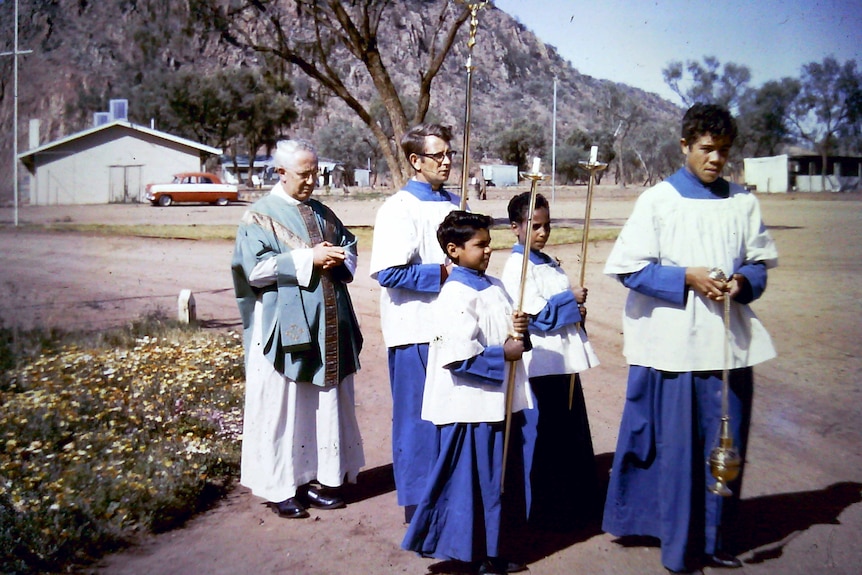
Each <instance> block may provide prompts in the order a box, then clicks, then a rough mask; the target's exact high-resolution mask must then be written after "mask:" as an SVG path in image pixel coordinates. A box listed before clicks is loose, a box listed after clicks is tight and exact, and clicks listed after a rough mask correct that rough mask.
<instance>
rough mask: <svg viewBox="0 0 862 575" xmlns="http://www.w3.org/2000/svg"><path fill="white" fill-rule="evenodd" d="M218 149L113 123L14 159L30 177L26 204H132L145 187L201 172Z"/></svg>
mask: <svg viewBox="0 0 862 575" xmlns="http://www.w3.org/2000/svg"><path fill="white" fill-rule="evenodd" d="M219 154H221V150H219V149H218V148H213V147H210V146H206V145H204V144H199V143H196V142H192V141H191V140H186V139H185V138H180V137H177V136H173V135H171V134H167V133H165V132H160V131H158V130H153V129H151V128H145V127H143V126H137V125H135V124H131V123H129V122H126V121H121V120H117V121H114V122H110V123H108V124H103V125H101V126H96V127H94V128H90V129H88V130H84V131H82V132H78V133H76V134H72V135H70V136H67V137H65V138H61V139H59V140H56V141H54V142H51V143H48V144H45V145H42V146H39V147H37V148H33V149H31V150H28V151H26V152H23V153H21V154H18V159H19V160H21V162H22V163H23V164H24V166H25V167H26V168H27V170H28V171H29V172H30V175H31V183H30V197H29V203H30V204H31V205H40V206H45V205H68V204H108V203H133V202H139V201H141V199H142V196H143V193H144V189H145V187H146V184H148V183H165V182H170V181H171V178H172V177H173V174H175V173H178V172H197V171H201V170H203V167H204V162H205V160H206V158H208V157H209V156H211V155H219Z"/></svg>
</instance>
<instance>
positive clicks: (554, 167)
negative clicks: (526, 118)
mask: <svg viewBox="0 0 862 575" xmlns="http://www.w3.org/2000/svg"><path fill="white" fill-rule="evenodd" d="M556 196H557V77H556V76H554V114H553V120H552V125H551V203H552V204H553V203H555V200H556Z"/></svg>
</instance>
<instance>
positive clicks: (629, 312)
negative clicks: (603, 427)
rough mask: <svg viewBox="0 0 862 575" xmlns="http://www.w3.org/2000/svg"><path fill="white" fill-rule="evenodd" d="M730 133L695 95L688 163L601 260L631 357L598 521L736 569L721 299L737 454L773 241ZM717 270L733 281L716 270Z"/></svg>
mask: <svg viewBox="0 0 862 575" xmlns="http://www.w3.org/2000/svg"><path fill="white" fill-rule="evenodd" d="M735 137H736V123H735V122H734V120H733V118H732V117H731V115H730V113H728V111H727V110H725V109H724V108H722V107H719V106H715V105H705V104H695V105H694V106H692V107H691V108H690V109H689V110H688V111H687V112H686V113H685V116H684V117H683V120H682V138H681V139H680V146H681V148H682V153H683V155H684V156H685V166H684V167H683V168H681V169H680V170H679V171H677V172H676V173H674V174H673V175H671V176H670V177H669V178H668V179H667V180H665V181H664V182H662V183H660V184H658V185H657V186H654V187H652V188H650V189H648V190H646V191H645V192H643V194H641V196H640V197H639V198H638V201H637V203H636V204H635V207H634V210H633V212H632V215H631V217H630V218H629V220H628V222H626V224H625V227H624V228H623V230H622V232H621V233H620V235H619V237H618V239H617V241H616V244H615V245H614V248H613V250H612V252H611V254H610V256H609V258H608V261H607V264H606V265H605V273H607V274H608V275H610V276H611V277H615V278H618V279H619V280H620V281H621V282H622V283H623V285H625V286H626V287H628V288H629V290H630V291H629V294H628V300H627V301H626V306H625V312H624V315H623V331H624V339H625V347H624V350H623V351H624V353H625V356H626V360H627V361H628V363H629V364H630V367H629V376H628V389H627V392H626V403H625V407H624V410H623V416H622V422H621V424H620V430H619V439H618V443H617V449H616V453H615V454H614V461H613V467H612V472H611V478H610V485H609V487H608V495H607V500H606V502H605V511H604V523H603V529H604V530H605V531H607V532H608V533H611V534H613V535H616V536H620V537H621V536H626V535H645V536H651V537H656V538H658V539H659V540H660V541H661V560H662V564H663V565H664V566H665V567H666V568H667V569H668V570H670V571H673V572H689V570H698V569H699V568H700V567H701V566H702V565H707V566H713V567H725V568H736V567H741V566H742V563H741V561H740V560H739V559H738V558H737V557H736V556H735V555H734V553H735V551H736V547H735V546H734V541H733V537H732V536H733V535H734V524H733V519H734V516H735V514H736V509H737V506H738V502H739V496H740V489H741V487H742V477H743V472H744V469H745V468H744V465H743V467H742V469H741V470H740V473H739V477H738V479H736V480H735V481H733V482H731V483H730V484H729V487H730V489H731V490H732V491H733V496H732V497H729V498H724V497H721V496H719V495H715V494H713V493H711V492H710V491H709V490H708V488H709V487H710V486H712V485H713V483H714V482H715V480H714V479H713V478H712V475H711V473H710V469H709V463H708V459H709V454H710V451H711V450H712V449H713V448H714V447H715V446H716V445H717V444H718V438H719V426H720V419H721V416H722V401H721V397H722V369H723V368H724V367H725V354H724V349H725V348H724V346H725V340H726V338H725V326H724V303H723V302H724V299H725V298H731V303H730V316H731V317H730V332H731V337H730V341H731V344H730V345H731V353H730V355H731V357H730V361H729V367H730V376H729V379H730V395H729V409H730V411H729V414H730V423H731V426H732V434H733V438H734V439H735V444H736V446H737V448H738V450H739V453H740V456H741V457H742V458H743V461H744V459H745V452H746V447H747V445H748V430H749V423H750V421H751V402H752V396H753V393H754V378H753V373H752V366H753V365H756V364H758V363H761V362H763V361H766V360H768V359H771V358H773V357H775V349H774V348H773V346H772V341H771V339H770V337H769V334H768V333H767V332H766V330H765V329H764V327H763V325H762V324H761V323H760V320H758V319H757V317H756V316H755V315H754V313H753V312H752V311H751V309H750V308H749V306H748V304H749V303H751V302H752V301H754V300H755V299H757V298H759V297H760V296H761V295H762V294H763V292H764V290H765V289H766V276H767V269H769V268H772V267H775V266H776V265H778V252H777V251H776V248H775V243H774V242H773V240H772V238H771V237H770V235H769V232H768V231H767V230H766V226H764V225H763V221H762V220H761V217H760V206H759V204H758V201H757V198H755V197H754V195H753V194H750V193H748V192H747V191H746V190H745V189H743V188H742V187H740V186H737V185H736V184H731V183H729V182H728V181H726V180H724V179H723V178H721V171H722V168H724V165H725V163H726V162H727V158H728V155H729V153H730V148H731V146H732V145H733V141H734V139H735ZM711 268H718V269H720V270H721V271H722V272H723V273H724V275H725V276H726V277H728V278H730V279H729V280H727V281H723V280H718V279H712V278H711V275H710V269H711ZM691 572H694V571H691Z"/></svg>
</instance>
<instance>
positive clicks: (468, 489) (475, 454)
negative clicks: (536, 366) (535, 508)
mask: <svg viewBox="0 0 862 575" xmlns="http://www.w3.org/2000/svg"><path fill="white" fill-rule="evenodd" d="M492 224H493V219H492V218H491V217H489V216H486V215H482V214H472V213H469V212H465V211H461V210H457V211H453V212H452V213H450V214H449V215H448V216H446V218H445V219H444V220H443V222H442V223H441V224H440V227H439V229H438V232H437V238H438V241H439V243H440V247H441V248H442V249H443V251H444V252H445V253H446V255H447V256H448V257H449V258H450V259H451V260H452V261H453V262H454V263H455V266H454V267H453V269H452V271H451V273H450V274H449V277H448V278H447V280H446V283H444V284H443V288H442V289H441V290H440V295H439V296H438V298H437V300H436V302H435V304H434V314H433V315H432V317H433V318H434V325H433V334H434V337H433V339H432V341H431V344H430V348H429V353H428V370H427V374H426V380H425V392H424V396H423V401H422V418H423V419H425V420H427V421H430V422H432V423H433V424H434V425H436V426H437V427H438V429H439V430H440V436H441V446H440V455H439V456H438V458H437V460H436V463H435V464H434V467H433V470H432V471H431V473H430V475H429V477H428V481H427V483H426V486H425V490H424V494H423V496H422V498H421V500H420V502H419V505H418V507H417V509H416V513H415V515H414V516H413V519H412V521H411V522H410V527H409V528H408V530H407V533H406V535H405V536H404V541H403V542H402V543H401V546H402V548H404V549H407V550H411V551H416V552H418V553H421V554H422V555H424V556H430V557H435V558H438V559H448V560H452V559H454V560H457V561H463V562H474V561H481V564H480V565H479V573H486V574H490V573H512V572H516V571H522V570H524V569H525V567H524V565H521V564H516V563H511V562H509V561H508V560H506V559H503V558H501V556H500V530H501V521H502V501H501V500H502V488H501V473H502V462H503V444H504V426H505V418H506V415H507V414H506V388H507V383H508V381H509V377H510V370H512V369H514V370H515V372H514V375H513V377H514V386H513V390H514V393H513V396H512V398H511V399H512V415H511V416H512V426H511V430H512V432H511V433H512V435H511V445H513V446H519V447H520V446H521V445H522V441H521V439H520V430H521V426H522V425H523V418H522V417H519V415H520V414H519V413H518V412H520V411H522V410H524V409H528V408H531V407H532V401H531V397H530V396H531V394H530V388H529V382H528V381H527V377H526V371H525V370H524V367H523V364H522V363H521V362H519V361H518V360H519V359H520V358H521V355H522V354H523V352H524V349H525V340H524V339H523V338H522V337H520V334H525V333H526V330H527V318H526V316H525V315H524V314H523V313H520V312H514V311H513V307H512V301H511V299H510V298H509V296H508V295H507V294H506V291H505V289H504V288H503V286H502V284H501V283H500V281H499V280H497V279H495V278H491V277H489V276H487V275H486V274H485V270H486V269H487V268H488V262H489V261H490V258H491V247H490V244H491V236H490V232H489V228H490V227H491V225H492ZM513 334H514V335H513ZM518 460H519V458H513V460H510V463H511V464H512V467H513V468H514V467H516V465H517V464H516V463H515V461H518ZM514 471H515V470H513V473H511V474H507V475H506V476H507V477H512V476H513V475H515V476H516V473H514ZM519 471H521V472H522V471H523V470H519ZM507 483H508V482H507Z"/></svg>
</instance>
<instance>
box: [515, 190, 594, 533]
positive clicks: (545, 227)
mask: <svg viewBox="0 0 862 575" xmlns="http://www.w3.org/2000/svg"><path fill="white" fill-rule="evenodd" d="M529 210H530V192H524V193H522V194H518V195H517V196H514V197H513V198H512V199H511V200H510V201H509V206H508V211H509V222H510V225H511V227H512V231H513V232H515V237H516V242H515V245H514V246H513V248H512V253H511V255H510V256H509V259H508V260H507V261H506V265H505V267H504V268H503V273H502V276H501V279H502V281H503V285H504V286H506V291H507V292H509V296H510V297H511V298H512V299H513V300H514V301H518V299H517V298H518V297H519V295H520V290H521V270H522V269H523V262H524V249H525V245H526V241H527V238H528V237H530V254H529V259H528V262H527V274H526V277H525V280H524V288H523V289H524V301H523V307H522V308H521V309H522V310H523V311H524V312H525V313H526V314H527V316H528V317H529V320H530V330H529V331H530V341H531V342H532V349H531V350H530V351H527V352H525V353H524V364H525V365H526V366H527V373H528V374H529V376H530V387H531V389H532V390H533V394H534V397H535V400H536V408H535V409H530V410H527V411H525V412H524V415H525V417H526V419H527V436H528V440H529V441H533V442H534V447H533V448H532V449H531V450H530V451H531V452H532V453H533V460H532V462H531V464H530V470H531V471H530V489H531V497H530V502H531V503H530V512H529V516H530V523H531V524H532V525H534V526H536V527H540V528H547V529H552V530H567V529H571V528H574V527H576V526H583V525H585V524H586V523H588V522H589V521H591V520H594V519H596V517H597V516H598V512H599V511H600V509H601V507H600V503H599V498H600V496H599V484H598V478H597V476H596V461H595V453H594V452H593V440H592V436H591V434H590V423H589V418H588V417H587V407H586V404H585V402H584V392H583V389H582V387H581V379H580V376H578V373H580V372H582V371H585V370H587V369H589V368H591V367H595V366H597V365H599V360H598V358H597V357H596V354H595V353H594V352H593V348H592V345H591V344H590V342H589V339H588V338H587V334H586V331H585V330H584V329H583V325H582V324H583V321H584V319H585V317H586V313H587V310H586V307H584V306H585V303H586V301H587V293H588V292H587V288H585V287H583V286H574V287H573V286H572V284H571V283H570V282H569V277H568V275H566V272H565V270H563V268H562V267H561V266H560V263H559V262H558V261H557V260H556V259H554V258H553V257H551V256H549V255H548V254H546V253H544V252H543V251H542V250H543V249H544V247H545V243H546V242H547V241H548V239H549V238H550V236H551V212H550V206H549V204H548V200H547V199H545V197H544V196H543V195H542V194H537V195H536V204H535V211H534V212H533V220H532V228H530V229H528V228H527V225H528V223H529ZM573 378H574V388H573V389H571V388H572V380H573ZM570 391H571V392H573V394H572V405H571V408H569V393H570Z"/></svg>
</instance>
